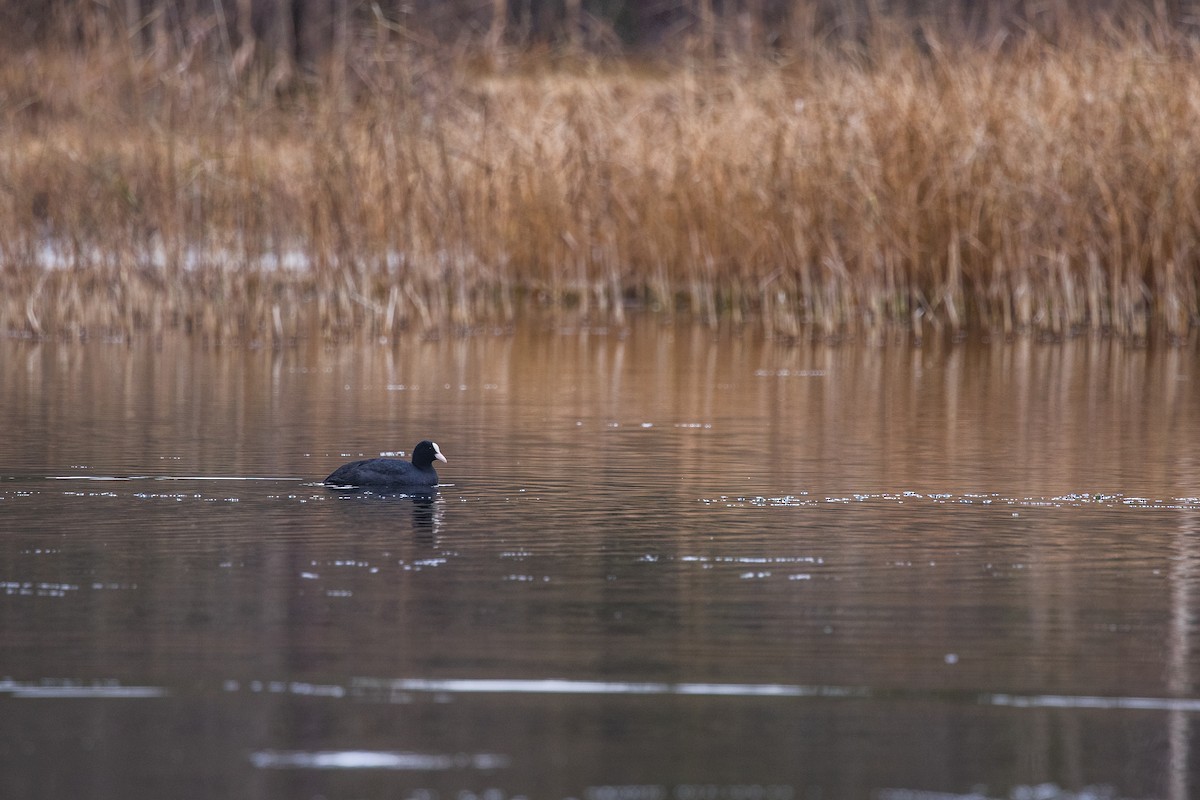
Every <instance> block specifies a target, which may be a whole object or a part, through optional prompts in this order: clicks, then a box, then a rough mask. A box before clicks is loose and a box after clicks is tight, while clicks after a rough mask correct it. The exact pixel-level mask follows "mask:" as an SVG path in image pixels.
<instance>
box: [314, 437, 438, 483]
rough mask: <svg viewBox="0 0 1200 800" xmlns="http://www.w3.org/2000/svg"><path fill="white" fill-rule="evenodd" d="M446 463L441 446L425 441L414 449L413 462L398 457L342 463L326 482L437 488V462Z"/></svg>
mask: <svg viewBox="0 0 1200 800" xmlns="http://www.w3.org/2000/svg"><path fill="white" fill-rule="evenodd" d="M435 460H436V461H441V462H443V463H444V462H445V461H446V457H445V456H443V455H442V452H441V450H439V449H438V446H437V445H436V444H434V443H433V442H431V441H428V440H426V441H423V442H421V443H420V444H418V445H417V446H416V447H415V448H413V456H412V461H402V460H400V459H398V458H367V459H363V460H362V461H351V462H350V463H349V464H343V465H342V466H340V467H338V468H337V469H335V470H334V471H333V472H331V473H330V474H329V477H328V478H326V479H325V485H326V486H356V487H374V488H403V487H417V488H429V487H431V486H437V484H438V474H437V472H436V471H435V470H434V468H433V462H434V461H435Z"/></svg>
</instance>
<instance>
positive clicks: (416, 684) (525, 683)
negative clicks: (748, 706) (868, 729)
mask: <svg viewBox="0 0 1200 800" xmlns="http://www.w3.org/2000/svg"><path fill="white" fill-rule="evenodd" d="M351 685H352V688H353V689H357V690H359V692H361V691H363V690H365V691H368V692H370V691H387V692H414V693H430V694H479V693H495V694H579V695H622V694H624V695H685V696H705V697H800V698H804V697H824V698H869V697H873V696H875V695H876V692H874V691H873V690H872V689H871V688H869V687H866V686H822V685H803V684H777V683H768V684H753V683H656V682H623V681H573V680H559V679H545V680H520V679H511V680H505V679H450V680H438V679H430V678H398V679H395V680H384V679H376V678H356V679H354V680H353V681H352V683H351ZM914 694H915V695H916V696H924V695H923V693H919V692H918V693H914ZM975 701H976V702H977V703H978V704H979V705H987V706H1004V707H1008V708H1096V709H1112V710H1139V711H1186V712H1200V698H1175V697H1101V696H1095V695H1051V694H1044V695H1013V694H984V695H979V696H978V697H977V698H975Z"/></svg>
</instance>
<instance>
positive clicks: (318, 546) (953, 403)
mask: <svg viewBox="0 0 1200 800" xmlns="http://www.w3.org/2000/svg"><path fill="white" fill-rule="evenodd" d="M0 364H2V365H3V374H4V376H5V377H4V381H3V383H2V384H0V409H2V410H3V412H4V413H3V415H0V529H2V531H3V533H2V535H0V631H2V632H3V641H2V644H0V765H2V767H3V768H2V769H0V795H2V796H5V797H68V796H73V797H84V796H86V797H114V798H116V797H120V798H141V797H146V798H150V797H166V796H170V797H180V798H187V797H255V798H258V797H262V798H274V797H280V798H284V797H286V798H293V797H306V798H307V797H313V798H315V797H326V798H339V797H345V798H364V797H380V798H384V797H386V798H455V800H460V799H461V800H466V798H469V797H472V796H478V797H488V798H491V799H492V800H504V798H510V797H528V798H538V799H539V800H540V799H541V798H549V799H550V800H557V799H558V798H568V797H571V798H590V800H617V799H618V798H620V800H635V799H636V800H653V799H657V798H677V799H678V800H708V799H710V798H711V799H713V800H716V799H718V798H729V800H754V798H762V799H763V800H768V799H771V800H788V799H790V798H810V797H812V798H842V797H846V798H854V797H875V798H884V799H885V800H899V799H900V798H910V797H916V798H933V797H942V796H945V795H949V796H952V797H953V796H970V797H1024V796H1030V797H1032V796H1037V797H1055V796H1073V797H1131V798H1132V797H1136V798H1142V797H1147V798H1148V797H1171V798H1185V797H1189V796H1190V793H1191V792H1192V791H1194V790H1195V788H1194V787H1196V786H1197V785H1200V782H1198V780H1197V778H1198V776H1197V768H1196V766H1195V765H1194V762H1195V761H1196V760H1197V759H1196V751H1197V745H1196V744H1194V743H1193V738H1192V733H1191V727H1192V720H1193V718H1194V717H1195V715H1196V714H1197V713H1198V712H1200V693H1198V692H1197V690H1196V686H1195V683H1194V678H1193V675H1192V672H1193V670H1192V664H1193V663H1194V661H1195V658H1196V645H1195V643H1194V642H1193V638H1192V635H1191V634H1192V632H1193V630H1194V629H1195V626H1196V621H1195V620H1196V610H1195V609H1196V602H1197V601H1196V600H1195V599H1194V598H1193V595H1194V594H1195V589H1194V583H1195V581H1196V579H1197V559H1198V558H1200V546H1198V545H1197V544H1196V539H1197V536H1198V535H1200V462H1198V459H1197V455H1196V447H1195V443H1196V442H1197V441H1198V438H1200V437H1198V435H1197V434H1200V402H1198V398H1197V396H1196V392H1195V389H1194V387H1195V385H1196V379H1197V374H1196V373H1197V362H1196V359H1195V356H1194V353H1193V352H1191V351H1190V350H1183V349H1149V350H1138V349H1130V348H1126V347H1123V346H1121V345H1119V344H1114V343H1111V342H1105V341H1073V342H1067V343H1065V344H1039V343H1035V342H1029V341H1016V342H1011V343H994V344H988V345H979V344H976V345H957V346H954V345H937V344H928V343H927V344H926V345H925V346H924V347H923V348H911V347H908V346H898V345H892V346H887V347H869V346H860V345H843V346H838V347H830V346H824V345H801V346H796V345H788V344H784V343H780V342H770V341H763V340H761V339H760V338H758V337H757V336H756V335H754V334H752V333H746V332H741V333H734V332H722V333H713V332H711V331H707V330H702V329H698V328H692V327H687V326H680V327H675V326H663V325H660V324H657V323H647V322H638V323H636V324H635V325H633V326H632V327H631V328H629V329H625V330H616V329H613V330H586V329H579V330H560V329H548V330H543V329H536V330H535V329H532V328H530V329H521V330H518V331H517V332H515V333H512V332H506V333H499V334H481V335H476V336H471V337H461V338H459V337H445V338H439V339H422V338H420V337H413V338H412V339H411V340H406V341H403V342H398V343H370V344H366V345H357V346H344V347H336V348H330V347H326V346H323V345H319V344H316V343H307V344H301V345H300V346H298V347H295V348H291V349H282V350H270V349H256V348H244V349H238V348H222V349H214V348H208V347H205V346H204V345H203V344H202V343H199V342H195V341H191V340H187V339H165V340H161V341H157V342H148V343H140V344H133V345H123V344H106V343H98V342H97V343H89V344H82V345H81V344H56V343H51V342H42V343H33V342H23V341H12V340H7V341H0ZM423 437H430V438H434V439H436V440H437V441H438V443H439V444H440V446H441V448H442V450H443V452H445V453H446V455H447V457H448V458H449V464H447V465H444V466H443V465H439V472H440V474H441V476H442V479H443V481H444V483H445V485H444V486H443V487H442V488H441V489H440V490H439V491H438V492H437V494H436V495H435V496H433V497H430V498H419V497H418V498H414V497H406V496H379V495H374V494H369V493H359V494H345V493H337V492H331V491H328V490H326V489H325V488H324V487H322V486H321V485H320V480H321V478H323V477H324V476H325V475H326V474H327V473H329V472H330V471H332V470H333V469H334V468H335V467H336V466H338V465H339V464H340V463H343V462H344V461H347V460H351V459H355V458H362V457H370V456H375V455H378V454H380V453H396V452H401V451H403V452H407V451H408V450H409V449H411V447H412V446H413V445H414V444H415V443H416V442H417V441H418V440H419V439H420V438H423ZM939 793H940V794H939ZM1030 793H1034V794H1030ZM1038 793H1040V794H1038Z"/></svg>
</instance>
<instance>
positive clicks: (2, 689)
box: [0, 680, 168, 700]
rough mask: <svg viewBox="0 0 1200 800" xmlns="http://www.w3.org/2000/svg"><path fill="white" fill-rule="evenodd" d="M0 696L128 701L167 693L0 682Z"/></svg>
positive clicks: (100, 685)
mask: <svg viewBox="0 0 1200 800" xmlns="http://www.w3.org/2000/svg"><path fill="white" fill-rule="evenodd" d="M0 694H7V695H10V696H11V697H17V698H24V699H40V700H46V699H63V698H70V699H89V698H102V699H106V700H110V699H129V698H146V697H151V698H153V697H166V696H167V694H168V692H167V690H166V689H165V688H163V687H161V686H123V685H121V684H118V683H110V682H104V683H94V684H82V683H71V682H61V683H59V682H55V683H23V682H20V681H13V680H0Z"/></svg>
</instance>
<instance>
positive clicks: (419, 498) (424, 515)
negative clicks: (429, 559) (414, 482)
mask: <svg viewBox="0 0 1200 800" xmlns="http://www.w3.org/2000/svg"><path fill="white" fill-rule="evenodd" d="M411 497H412V504H413V533H415V534H416V535H417V541H418V542H420V543H421V544H423V545H428V546H430V547H432V546H433V543H434V540H435V539H436V538H437V529H438V525H437V523H438V522H439V521H440V520H439V519H438V517H439V514H438V513H437V511H438V509H436V508H435V507H434V500H433V492H417V493H416V494H413V495H411Z"/></svg>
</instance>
